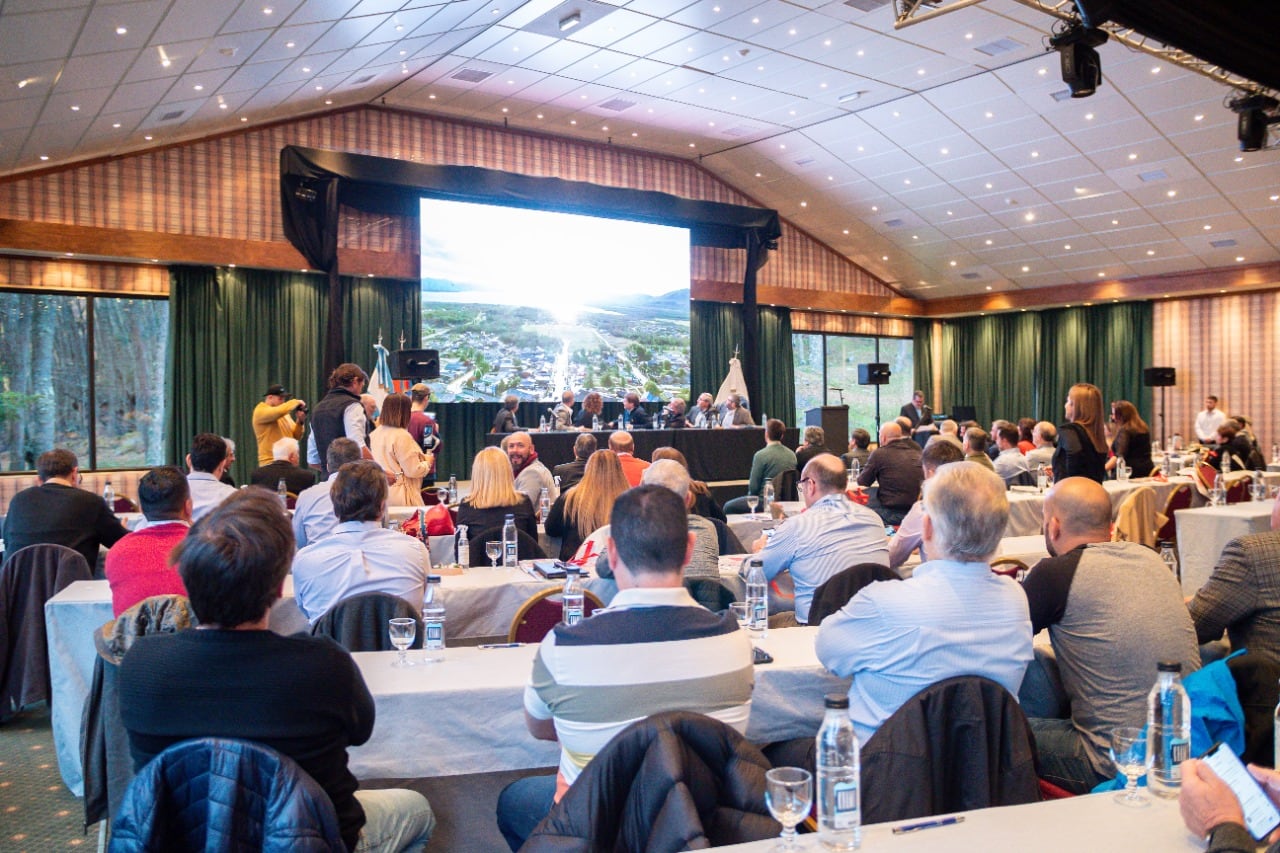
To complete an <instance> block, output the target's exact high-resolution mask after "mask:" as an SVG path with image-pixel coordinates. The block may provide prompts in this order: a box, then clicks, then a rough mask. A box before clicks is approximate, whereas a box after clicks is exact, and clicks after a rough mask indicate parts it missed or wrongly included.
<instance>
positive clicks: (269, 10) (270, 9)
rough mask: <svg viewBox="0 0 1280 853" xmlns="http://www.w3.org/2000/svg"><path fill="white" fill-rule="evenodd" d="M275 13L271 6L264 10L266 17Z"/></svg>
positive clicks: (265, 7)
mask: <svg viewBox="0 0 1280 853" xmlns="http://www.w3.org/2000/svg"><path fill="white" fill-rule="evenodd" d="M274 11H275V9H272V8H271V7H270V6H264V7H263V8H262V14H264V15H270V14H271V13H272V12H274Z"/></svg>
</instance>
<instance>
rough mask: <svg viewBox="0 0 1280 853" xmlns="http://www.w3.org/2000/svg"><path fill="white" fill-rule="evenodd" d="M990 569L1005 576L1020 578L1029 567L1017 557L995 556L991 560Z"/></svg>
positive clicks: (1024, 575)
mask: <svg viewBox="0 0 1280 853" xmlns="http://www.w3.org/2000/svg"><path fill="white" fill-rule="evenodd" d="M991 571H992V573H994V574H997V575H1003V576H1004V577H1006V578H1013V579H1014V580H1021V579H1022V578H1024V577H1026V573H1027V572H1029V571H1031V568H1030V567H1029V566H1028V565H1027V564H1026V563H1024V562H1022V561H1021V560H1019V559H1018V558H1017V557H996V558H995V559H994V560H992V561H991Z"/></svg>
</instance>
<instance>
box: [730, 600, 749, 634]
mask: <svg viewBox="0 0 1280 853" xmlns="http://www.w3.org/2000/svg"><path fill="white" fill-rule="evenodd" d="M729 612H730V613H732V614H733V618H734V619H737V620H738V627H739V628H741V629H742V630H744V631H745V630H747V628H748V627H750V625H751V622H750V620H748V619H747V603H746V602H745V601H735V602H733V603H732V604H730V605H729Z"/></svg>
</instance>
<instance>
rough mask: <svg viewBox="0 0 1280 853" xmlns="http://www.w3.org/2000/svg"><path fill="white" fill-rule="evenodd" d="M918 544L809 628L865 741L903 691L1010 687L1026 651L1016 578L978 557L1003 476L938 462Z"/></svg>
mask: <svg viewBox="0 0 1280 853" xmlns="http://www.w3.org/2000/svg"><path fill="white" fill-rule="evenodd" d="M924 506H925V510H924V511H925V516H924V525H923V536H922V540H923V544H924V548H925V550H926V551H927V552H928V553H929V556H930V557H931V558H932V559H930V560H929V562H927V563H922V564H921V565H920V566H918V567H917V568H916V570H915V574H913V575H912V576H911V578H909V579H908V580H904V581H902V582H901V583H876V584H871V585H870V586H868V587H866V588H864V589H863V590H862V591H861V592H859V593H858V594H857V595H856V596H854V597H853V600H852V601H850V602H849V603H848V604H846V605H845V606H844V607H843V608H842V609H841V610H839V611H838V612H836V613H833V614H832V615H830V616H828V617H827V618H826V619H824V620H823V622H822V627H820V628H819V629H818V638H817V643H816V650H817V653H818V660H820V661H821V662H822V665H823V666H825V667H826V668H827V669H828V670H830V671H831V672H833V673H834V674H836V675H838V676H842V677H849V676H852V677H853V683H852V685H851V686H850V687H849V716H850V717H851V718H852V720H853V726H854V730H855V732H856V733H857V735H858V739H859V741H861V742H862V743H866V742H867V740H868V739H869V738H870V737H871V736H872V735H873V734H875V731H876V729H877V728H879V727H880V724H881V723H883V722H884V721H885V720H886V719H888V718H889V717H890V716H891V715H892V714H893V712H894V711H896V710H898V708H899V707H900V706H901V705H902V703H903V702H906V701H907V700H908V699H910V698H911V697H912V696H914V695H916V694H917V693H919V692H920V691H921V690H923V689H924V688H926V687H928V686H929V685H931V684H936V683H937V682H939V681H942V680H944V679H947V678H951V677H953V676H957V675H980V676H983V677H984V678H990V679H991V680H992V681H995V682H997V683H998V684H1000V685H1001V686H1002V687H1004V688H1005V689H1006V690H1008V691H1009V692H1010V693H1012V694H1013V695H1014V696H1017V695H1018V687H1019V686H1020V685H1021V683H1022V677H1023V674H1024V673H1025V672H1026V669H1027V663H1028V662H1029V661H1030V660H1031V657H1032V652H1031V618H1030V616H1029V614H1028V610H1027V597H1026V596H1025V595H1023V593H1022V590H1021V589H1019V588H1018V584H1017V583H1016V582H1015V581H1013V580H1011V579H1009V578H1006V577H1002V576H1000V575H997V574H994V573H993V572H992V571H991V566H990V565H988V563H989V561H990V560H991V558H992V557H993V556H994V555H995V552H996V549H997V548H998V547H999V545H1000V537H1001V536H1003V535H1004V529H1005V525H1006V524H1008V521H1009V501H1008V499H1007V498H1006V497H1005V488H1004V482H1003V481H1002V480H1001V479H1000V478H999V477H997V476H996V475H995V474H994V473H993V472H991V471H986V470H983V469H982V468H979V467H978V466H976V465H966V464H964V463H961V462H953V463H951V464H950V465H943V466H941V467H940V468H938V471H937V473H936V474H934V476H933V478H932V479H931V480H929V483H928V485H927V486H926V488H925V490H924Z"/></svg>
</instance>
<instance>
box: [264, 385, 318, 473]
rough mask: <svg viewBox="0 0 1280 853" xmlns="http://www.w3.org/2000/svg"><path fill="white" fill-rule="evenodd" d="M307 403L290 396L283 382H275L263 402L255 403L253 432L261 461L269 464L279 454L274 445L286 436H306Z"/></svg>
mask: <svg viewBox="0 0 1280 853" xmlns="http://www.w3.org/2000/svg"><path fill="white" fill-rule="evenodd" d="M306 419H307V404H306V402H305V401H303V400H290V399H289V392H288V391H286V390H284V386H283V385H272V386H271V387H270V388H268V389H267V393H266V394H264V395H263V397H262V402H261V403H259V404H258V405H256V406H254V407H253V433H254V435H255V436H257V438H258V465H260V466H261V465H269V464H270V463H271V461H272V459H274V458H275V457H274V456H273V455H272V452H271V448H272V447H274V446H275V443H276V442H277V441H279V440H280V439H282V438H302V429H303V425H304V424H305V422H306Z"/></svg>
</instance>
